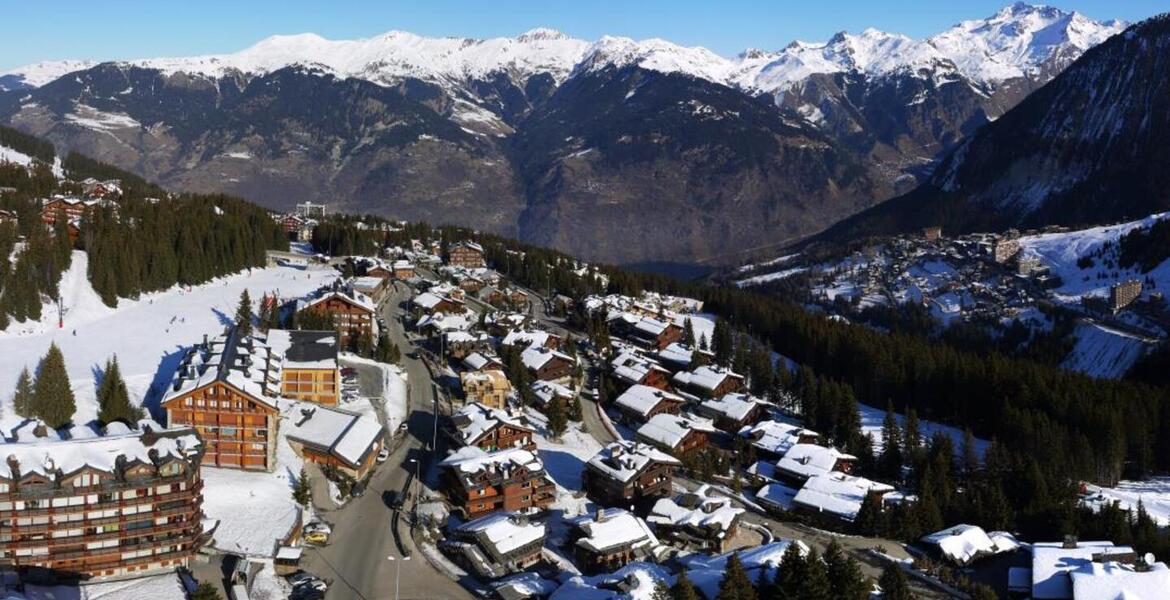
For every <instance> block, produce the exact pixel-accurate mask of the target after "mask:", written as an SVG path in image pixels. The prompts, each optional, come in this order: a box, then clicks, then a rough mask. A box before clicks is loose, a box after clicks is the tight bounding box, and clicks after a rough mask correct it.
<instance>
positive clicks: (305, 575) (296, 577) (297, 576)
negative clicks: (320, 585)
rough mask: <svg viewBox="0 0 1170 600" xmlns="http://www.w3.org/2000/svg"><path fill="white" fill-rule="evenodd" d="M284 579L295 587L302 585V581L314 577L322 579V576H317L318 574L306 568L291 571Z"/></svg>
mask: <svg viewBox="0 0 1170 600" xmlns="http://www.w3.org/2000/svg"><path fill="white" fill-rule="evenodd" d="M284 579H285V581H287V582H288V583H289V585H291V586H293V587H297V586H298V585H300V584H301V583H303V582H305V581H310V580H313V579H316V580H320V579H321V578H320V577H317V576H316V575H314V574H312V573H310V572H308V571H305V570H304V569H298V570H297V571H296V572H294V573H290V574H289V575H288V576H287V577H285V578H284Z"/></svg>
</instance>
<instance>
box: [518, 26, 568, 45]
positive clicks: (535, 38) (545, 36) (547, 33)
mask: <svg viewBox="0 0 1170 600" xmlns="http://www.w3.org/2000/svg"><path fill="white" fill-rule="evenodd" d="M567 39H569V36H567V35H565V34H564V33H562V32H560V31H557V30H556V29H550V28H548V27H537V28H535V29H529V30H528V31H525V32H524V33H521V34H520V35H518V36H516V41H518V42H539V41H544V40H567Z"/></svg>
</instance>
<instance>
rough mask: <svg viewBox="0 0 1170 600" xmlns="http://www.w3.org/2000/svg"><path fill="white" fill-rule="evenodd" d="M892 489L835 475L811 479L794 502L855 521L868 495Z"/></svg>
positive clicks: (881, 484)
mask: <svg viewBox="0 0 1170 600" xmlns="http://www.w3.org/2000/svg"><path fill="white" fill-rule="evenodd" d="M893 489H894V487H893V486H891V485H886V484H884V483H880V482H877V481H870V480H869V479H866V478H864V477H854V476H852V475H846V474H844V473H838V472H833V473H824V474H820V475H813V476H812V477H809V479H808V481H806V482H804V485H803V486H801V488H800V491H798V492H796V497H794V498H793V499H792V500H793V502H794V503H796V504H798V505H801V506H804V507H806V508H809V509H812V510H816V511H819V512H822V513H829V514H831V515H834V516H837V517H839V518H841V519H844V520H846V521H852V520H853V519H855V518H856V517H857V513H858V512H859V511H860V510H861V503H862V502H863V501H864V500H865V497H866V495H868V494H869V493H870V492H879V493H880V492H889V491H892V490H893Z"/></svg>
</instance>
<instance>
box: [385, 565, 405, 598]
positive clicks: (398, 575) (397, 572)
mask: <svg viewBox="0 0 1170 600" xmlns="http://www.w3.org/2000/svg"><path fill="white" fill-rule="evenodd" d="M386 558H388V559H390V562H393V563H395V564H396V565H397V566H396V568H395V569H394V571H395V572H394V600H398V582H399V580H401V579H402V563H403V561H407V560H410V557H409V556H403V557H402V558H397V557H395V556H387V557H386Z"/></svg>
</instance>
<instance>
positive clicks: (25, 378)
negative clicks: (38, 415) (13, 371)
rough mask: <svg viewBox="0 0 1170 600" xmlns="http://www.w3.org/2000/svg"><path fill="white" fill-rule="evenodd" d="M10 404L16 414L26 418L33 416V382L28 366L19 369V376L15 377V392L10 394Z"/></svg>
mask: <svg viewBox="0 0 1170 600" xmlns="http://www.w3.org/2000/svg"><path fill="white" fill-rule="evenodd" d="M12 406H13V408H14V409H15V410H16V414H17V415H20V416H22V417H24V418H26V419H27V418H29V417H32V416H34V414H33V410H34V406H35V405H34V400H33V384H32V376H31V375H29V374H28V367H25V368H23V369H21V370H20V377H18V378H17V379H16V393H15V394H14V395H13V396H12Z"/></svg>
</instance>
